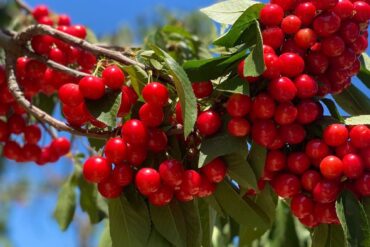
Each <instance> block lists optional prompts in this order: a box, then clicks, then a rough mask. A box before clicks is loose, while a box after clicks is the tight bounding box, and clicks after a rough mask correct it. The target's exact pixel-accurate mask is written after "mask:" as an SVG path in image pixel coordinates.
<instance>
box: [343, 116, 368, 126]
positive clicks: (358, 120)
mask: <svg viewBox="0 0 370 247" xmlns="http://www.w3.org/2000/svg"><path fill="white" fill-rule="evenodd" d="M344 122H345V123H346V125H361V124H364V125H370V115H361V116H355V117H350V118H346V120H345V121H344Z"/></svg>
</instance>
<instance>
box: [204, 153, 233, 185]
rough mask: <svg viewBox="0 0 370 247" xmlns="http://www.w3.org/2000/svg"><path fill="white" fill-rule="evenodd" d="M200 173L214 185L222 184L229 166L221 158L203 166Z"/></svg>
mask: <svg viewBox="0 0 370 247" xmlns="http://www.w3.org/2000/svg"><path fill="white" fill-rule="evenodd" d="M200 171H201V172H202V173H203V174H204V175H205V177H206V178H207V179H208V180H209V181H210V182H213V183H220V182H221V181H222V180H223V179H224V178H225V176H226V171H227V165H226V163H225V162H224V161H223V160H222V159H221V158H216V159H214V160H212V161H211V162H209V163H207V164H206V165H205V166H203V167H202V168H201V169H200Z"/></svg>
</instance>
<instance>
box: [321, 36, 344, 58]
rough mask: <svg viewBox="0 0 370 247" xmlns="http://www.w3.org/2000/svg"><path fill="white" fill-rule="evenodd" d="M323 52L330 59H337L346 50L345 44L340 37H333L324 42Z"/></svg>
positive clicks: (322, 43) (322, 44)
mask: <svg viewBox="0 0 370 247" xmlns="http://www.w3.org/2000/svg"><path fill="white" fill-rule="evenodd" d="M321 46H322V51H323V53H324V54H325V55H326V56H328V57H337V56H339V55H341V54H342V53H343V52H344V50H345V43H344V41H343V39H342V38H340V37H339V36H338V35H332V36H329V37H327V38H325V39H323V40H322V42H321Z"/></svg>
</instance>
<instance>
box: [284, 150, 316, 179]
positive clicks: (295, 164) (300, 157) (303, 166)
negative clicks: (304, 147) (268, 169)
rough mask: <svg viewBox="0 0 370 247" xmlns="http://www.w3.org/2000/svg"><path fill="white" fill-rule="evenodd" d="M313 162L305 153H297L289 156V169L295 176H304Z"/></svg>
mask: <svg viewBox="0 0 370 247" xmlns="http://www.w3.org/2000/svg"><path fill="white" fill-rule="evenodd" d="M310 166H311V162H310V159H309V158H308V156H307V155H306V154H305V153H301V152H297V153H291V154H289V155H288V169H289V171H291V172H293V173H295V174H303V173H304V172H305V171H307V170H308V168H310Z"/></svg>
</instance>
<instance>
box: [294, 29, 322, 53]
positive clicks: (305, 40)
mask: <svg viewBox="0 0 370 247" xmlns="http://www.w3.org/2000/svg"><path fill="white" fill-rule="evenodd" d="M316 40H317V35H316V33H315V31H314V30H312V29H311V28H303V29H300V30H299V31H297V33H296V34H295V35H294V42H295V43H296V44H297V46H298V47H300V48H302V49H308V48H310V47H311V46H313V45H314V44H315V42H316Z"/></svg>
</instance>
